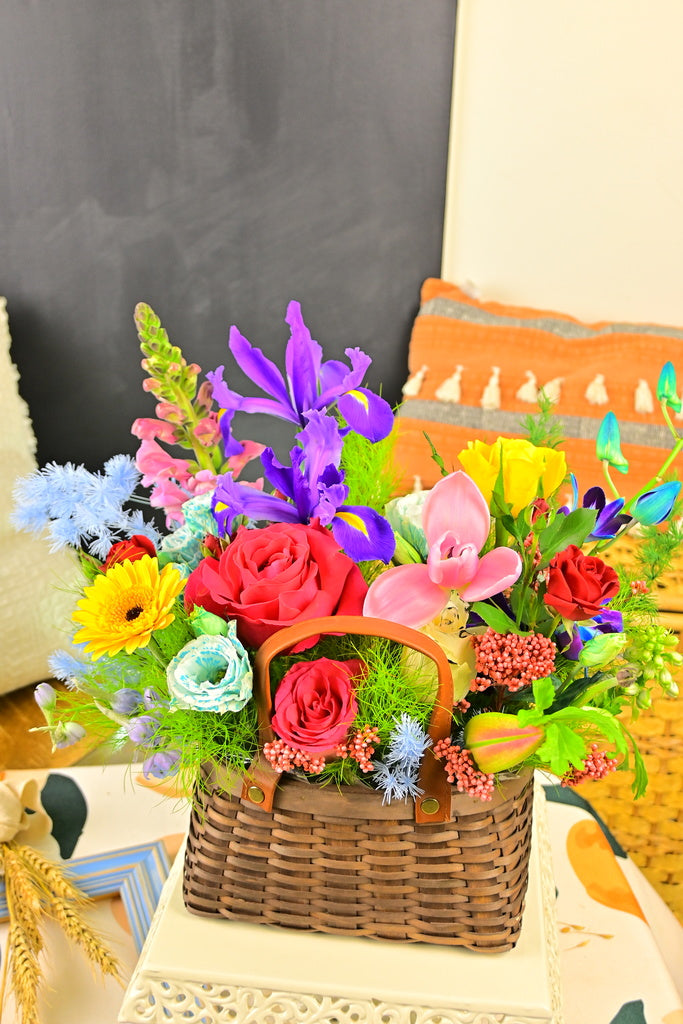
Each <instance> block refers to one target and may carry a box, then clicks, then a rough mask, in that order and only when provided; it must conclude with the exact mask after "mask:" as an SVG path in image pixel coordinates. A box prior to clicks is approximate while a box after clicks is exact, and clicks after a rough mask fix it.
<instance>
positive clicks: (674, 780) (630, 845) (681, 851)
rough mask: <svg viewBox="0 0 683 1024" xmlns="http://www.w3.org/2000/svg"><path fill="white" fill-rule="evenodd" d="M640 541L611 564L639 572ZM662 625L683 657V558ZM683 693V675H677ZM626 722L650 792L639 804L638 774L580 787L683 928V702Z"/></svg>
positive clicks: (664, 596)
mask: <svg viewBox="0 0 683 1024" xmlns="http://www.w3.org/2000/svg"><path fill="white" fill-rule="evenodd" d="M636 544H637V540H633V539H632V538H630V537H629V538H623V539H622V540H619V541H617V542H616V543H615V544H614V545H613V546H612V547H611V548H610V549H609V552H608V558H609V561H610V562H612V563H613V564H615V565H616V564H620V565H623V566H626V567H629V568H631V567H635V557H634V553H635V548H636ZM656 596H657V603H658V605H659V607H660V609H661V615H660V621H661V622H662V624H663V625H665V626H666V627H667V628H668V629H672V630H674V631H675V632H677V633H678V634H679V650H681V651H682V652H683V643H681V634H683V557H681V556H679V557H677V558H676V559H675V560H674V563H673V565H672V568H671V570H670V571H669V572H667V573H666V574H665V575H664V576H663V577H662V579H661V581H660V586H659V587H658V590H657V595H656ZM677 682H678V685H679V687H680V689H681V692H682V693H683V672H682V671H679V672H678V674H677ZM625 722H626V725H627V726H628V728H629V729H630V731H631V732H632V733H633V736H634V738H635V740H636V742H637V744H638V748H639V749H640V752H641V753H642V755H643V759H644V761H645V766H646V768H647V771H648V775H649V782H648V788H647V792H646V793H645V795H644V796H643V797H641V798H640V799H639V800H635V801H634V799H633V794H632V792H631V783H632V782H633V773H632V772H625V771H624V772H615V773H613V774H612V775H609V776H608V777H607V778H605V779H603V780H601V781H600V782H589V783H585V784H584V785H583V786H580V787H578V792H579V793H580V794H581V795H582V796H583V797H585V799H586V800H588V801H589V802H590V803H591V804H592V805H593V807H594V808H595V810H596V811H597V812H598V814H600V816H601V817H602V818H603V819H604V820H605V822H606V824H607V825H608V826H609V828H610V830H611V831H612V832H613V833H614V836H615V838H616V839H617V840H618V842H619V843H620V844H621V845H622V846H623V847H624V849H625V850H626V851H627V852H628V854H629V856H630V857H631V859H632V860H633V861H634V862H635V863H636V864H637V865H638V867H639V868H640V869H641V870H642V872H643V874H644V875H645V877H646V878H647V879H648V880H649V881H650V882H651V884H652V885H653V886H654V888H655V889H656V890H657V891H658V893H659V895H660V896H661V897H662V899H663V900H664V901H665V902H666V903H667V904H668V906H669V907H670V908H671V910H672V911H673V912H674V913H675V914H676V916H677V917H678V919H679V921H680V922H681V924H683V696H679V697H678V698H677V699H671V698H667V697H655V698H654V699H653V702H652V708H651V709H650V710H649V711H647V712H646V713H644V714H642V715H641V716H640V717H639V718H638V719H637V720H636V721H629V720H628V716H625Z"/></svg>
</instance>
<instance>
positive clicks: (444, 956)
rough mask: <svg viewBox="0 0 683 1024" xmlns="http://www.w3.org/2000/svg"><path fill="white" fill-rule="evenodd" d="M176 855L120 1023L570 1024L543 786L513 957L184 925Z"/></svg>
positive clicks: (216, 923)
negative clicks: (564, 999)
mask: <svg viewBox="0 0 683 1024" xmlns="http://www.w3.org/2000/svg"><path fill="white" fill-rule="evenodd" d="M182 867H183V853H182V851H181V853H180V854H179V855H178V857H177V859H176V862H175V864H174V866H173V869H172V871H171V873H170V875H169V878H168V880H167V882H166V885H165V886H164V890H163V892H162V895H161V899H160V901H159V906H158V908H157V911H156V914H155V916H154V919H153V921H152V925H151V928H150V931H149V934H148V937H147V941H146V942H145V945H144V947H143V950H142V953H141V955H140V960H139V962H138V965H137V967H136V969H135V971H134V973H133V976H132V978H131V981H130V984H129V986H128V989H127V991H126V994H125V998H124V1001H123V1005H122V1008H121V1011H120V1014H119V1024H228V1022H233V1024H234V1022H239V1024H291V1022H292V1021H301V1022H302V1024H563V1018H562V1010H561V991H560V962H559V945H558V935H557V924H556V921H555V884H554V879H553V872H552V863H551V854H550V841H549V837H548V826H547V818H546V811H545V797H544V794H543V788H542V786H540V784H538V783H537V788H536V797H535V812H534V830H533V838H532V851H531V860H530V867H529V889H528V892H527V898H526V907H525V911H524V918H523V923H522V931H521V935H520V939H519V942H518V943H517V946H516V947H515V949H513V950H510V952H508V953H498V954H482V953H472V952H470V951H469V950H463V949H458V948H451V947H443V946H433V945H428V944H423V943H420V944H410V943H405V944H403V943H396V942H378V941H373V940H367V939H359V938H345V937H338V936H332V935H318V934H315V933H312V932H299V931H292V930H287V929H280V928H270V927H266V926H262V925H251V924H243V923H242V922H233V921H224V920H219V919H217V920H212V919H208V918H200V917H196V916H193V915H191V914H189V913H188V912H187V911H186V910H185V908H184V906H183V903H182Z"/></svg>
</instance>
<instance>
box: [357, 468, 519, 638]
mask: <svg viewBox="0 0 683 1024" xmlns="http://www.w3.org/2000/svg"><path fill="white" fill-rule="evenodd" d="M490 525H491V516H490V514H489V508H488V504H487V503H486V500H485V499H484V497H483V495H482V493H481V491H480V490H479V488H478V487H477V485H476V484H475V482H474V481H473V480H472V479H471V477H469V476H467V474H466V473H463V472H460V471H459V472H457V473H451V474H450V476H447V477H444V478H443V479H442V480H439V482H438V483H437V484H436V485H435V486H434V487H433V488H432V490H431V491H430V493H429V496H428V498H427V500H426V502H425V505H424V509H423V512H422V528H423V530H424V534H425V537H426V539H427V546H428V554H427V563H426V564H411V565H397V566H393V567H392V568H391V569H387V571H386V572H383V573H382V574H381V576H378V578H377V579H376V580H375V581H374V583H372V584H371V586H370V589H369V590H368V593H367V596H366V598H365V604H364V606H363V614H364V615H369V616H376V617H377V618H381V619H389V620H390V621H392V622H400V623H402V624H403V625H405V626H412V627H413V628H415V629H419V628H420V626H424V625H426V623H428V622H431V620H432V619H434V618H436V616H437V615H439V614H440V613H441V612H442V611H443V610H444V608H445V607H446V605H447V604H448V600H449V597H450V594H451V591H452V590H455V591H457V592H458V594H459V595H460V597H461V598H462V599H463V601H468V602H472V601H483V600H484V599H485V598H487V597H492V596H493V595H494V594H499V593H500V592H501V591H502V590H505V588H506V587H510V586H512V584H513V583H514V582H515V580H516V579H517V578H518V577H519V574H520V572H521V570H522V560H521V558H520V556H519V555H518V554H517V552H516V551H513V549H512V548H506V547H499V548H493V550H492V551H488V552H487V553H486V554H485V555H484V556H483V557H482V558H480V557H479V552H480V551H481V549H482V548H483V547H484V544H485V543H486V541H487V540H488V535H489V528H490Z"/></svg>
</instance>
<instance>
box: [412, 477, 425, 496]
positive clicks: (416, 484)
mask: <svg viewBox="0 0 683 1024" xmlns="http://www.w3.org/2000/svg"><path fill="white" fill-rule="evenodd" d="M423 490H424V487H423V486H422V477H419V476H418V475H417V473H416V474H415V476H414V477H413V494H419V493H420V491H423Z"/></svg>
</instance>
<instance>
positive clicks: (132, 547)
mask: <svg viewBox="0 0 683 1024" xmlns="http://www.w3.org/2000/svg"><path fill="white" fill-rule="evenodd" d="M156 553H157V549H156V548H155V547H154V545H153V544H152V542H151V540H149V538H147V537H143V536H142V534H141V533H134V534H133V536H132V537H129V538H128V540H119V541H117V542H116V544H112V546H111V547H110V548H109V554H108V555H107V557H106V560H105V563H104V565H103V566H102V570H103V571H104V572H106V571H107V569H108V568H109V567H110V566H111V565H116V564H117V562H136V561H137V560H138V558H142V556H143V555H151V557H152V558H156Z"/></svg>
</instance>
